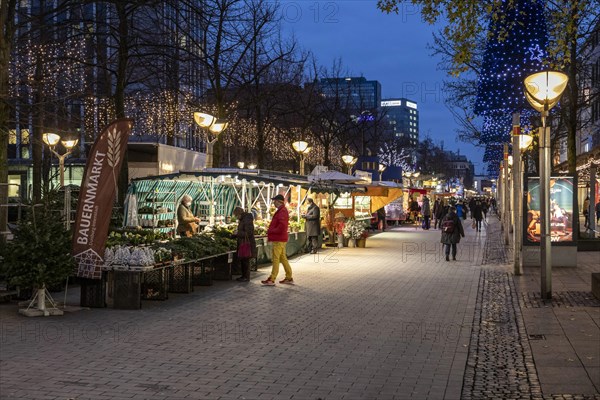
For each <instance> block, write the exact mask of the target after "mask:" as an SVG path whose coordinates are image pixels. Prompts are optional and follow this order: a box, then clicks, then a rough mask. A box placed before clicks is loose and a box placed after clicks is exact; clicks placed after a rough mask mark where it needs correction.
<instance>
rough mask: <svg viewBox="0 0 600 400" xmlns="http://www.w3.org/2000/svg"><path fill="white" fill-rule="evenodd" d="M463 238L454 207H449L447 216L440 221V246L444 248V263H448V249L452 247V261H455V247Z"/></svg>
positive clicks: (463, 233)
mask: <svg viewBox="0 0 600 400" xmlns="http://www.w3.org/2000/svg"><path fill="white" fill-rule="evenodd" d="M461 237H465V231H464V230H463V226H462V223H461V221H460V218H458V215H456V207H450V210H449V211H448V214H446V216H445V217H444V219H443V220H442V240H441V242H442V244H443V245H444V246H445V253H446V261H450V247H452V259H453V260H456V252H457V248H456V245H457V244H458V243H460V238H461Z"/></svg>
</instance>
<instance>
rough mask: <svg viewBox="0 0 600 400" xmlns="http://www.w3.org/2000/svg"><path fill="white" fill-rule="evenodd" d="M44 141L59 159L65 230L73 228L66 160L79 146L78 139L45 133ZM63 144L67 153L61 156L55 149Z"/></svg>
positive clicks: (43, 135)
mask: <svg viewBox="0 0 600 400" xmlns="http://www.w3.org/2000/svg"><path fill="white" fill-rule="evenodd" d="M42 140H43V141H44V143H46V144H47V145H48V148H49V149H50V151H51V152H52V154H54V155H55V156H56V157H57V158H58V169H59V174H60V187H61V188H63V189H64V191H65V193H64V196H65V197H64V201H63V203H64V204H63V215H64V217H65V229H69V228H70V227H71V189H70V187H65V158H67V157H68V156H69V155H70V154H71V153H72V152H73V148H74V147H75V146H77V142H78V141H79V140H78V139H64V140H61V138H60V135H57V134H56V133H44V134H42ZM58 142H61V143H62V145H63V147H64V148H65V150H66V152H65V153H64V154H59V153H58V152H57V151H56V149H55V147H56V145H57V144H58Z"/></svg>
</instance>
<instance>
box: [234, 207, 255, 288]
mask: <svg viewBox="0 0 600 400" xmlns="http://www.w3.org/2000/svg"><path fill="white" fill-rule="evenodd" d="M233 216H234V217H235V218H236V219H237V220H238V228H237V232H235V233H234V234H233V237H234V238H235V239H237V254H238V260H239V261H240V267H241V269H242V276H240V277H239V278H237V279H236V280H237V281H238V282H249V281H250V259H252V258H256V239H255V238H254V217H253V216H252V213H249V212H245V211H244V209H243V208H242V207H236V208H235V209H234V210H233Z"/></svg>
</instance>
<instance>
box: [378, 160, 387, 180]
mask: <svg viewBox="0 0 600 400" xmlns="http://www.w3.org/2000/svg"><path fill="white" fill-rule="evenodd" d="M386 168H387V165H383V164H379V181H381V180H382V179H381V176H382V175H383V171H385V169H386Z"/></svg>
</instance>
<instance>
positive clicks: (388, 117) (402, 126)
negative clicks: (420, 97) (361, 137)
mask: <svg viewBox="0 0 600 400" xmlns="http://www.w3.org/2000/svg"><path fill="white" fill-rule="evenodd" d="M381 109H382V112H383V114H384V118H385V120H384V121H385V122H386V123H387V124H388V127H387V128H388V129H389V131H390V133H391V134H393V135H394V136H395V137H397V138H406V139H408V140H409V142H410V144H411V145H412V146H416V145H417V143H419V110H418V108H417V102H415V101H411V100H408V99H384V100H382V101H381Z"/></svg>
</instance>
